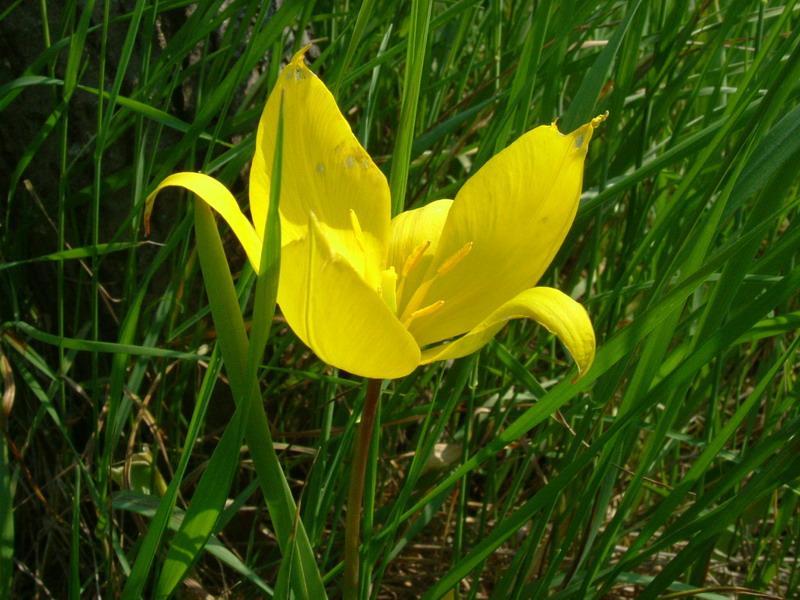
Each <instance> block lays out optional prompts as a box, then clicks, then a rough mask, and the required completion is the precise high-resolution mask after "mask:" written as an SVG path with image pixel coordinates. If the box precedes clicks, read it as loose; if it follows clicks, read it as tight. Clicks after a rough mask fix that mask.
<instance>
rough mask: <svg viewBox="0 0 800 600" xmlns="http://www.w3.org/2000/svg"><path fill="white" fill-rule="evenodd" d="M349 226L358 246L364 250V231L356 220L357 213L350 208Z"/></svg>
mask: <svg viewBox="0 0 800 600" xmlns="http://www.w3.org/2000/svg"><path fill="white" fill-rule="evenodd" d="M350 226H351V227H352V228H353V233H354V234H355V236H356V242H357V243H358V247H359V248H361V251H362V252H365V251H366V250H365V249H366V247H367V245H366V244H365V243H364V232H363V231H362V230H361V223H359V222H358V215H357V214H356V211H354V210H353V209H352V208H351V209H350Z"/></svg>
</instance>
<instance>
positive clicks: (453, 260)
mask: <svg viewBox="0 0 800 600" xmlns="http://www.w3.org/2000/svg"><path fill="white" fill-rule="evenodd" d="M470 250H472V242H467V243H466V244H464V245H463V246H462V247H461V250H459V251H458V252H456V253H455V254H453V256H451V257H450V258H448V259H447V260H446V261H444V262H443V263H442V266H441V267H439V268H438V269H437V270H436V272H437V273H438V274H439V275H444V274H445V273H449V272H450V271H452V270H453V269H454V268H455V267H456V265H457V264H458V263H460V262H461V261H462V260H464V259H465V258H466V256H467V254H469V253H470Z"/></svg>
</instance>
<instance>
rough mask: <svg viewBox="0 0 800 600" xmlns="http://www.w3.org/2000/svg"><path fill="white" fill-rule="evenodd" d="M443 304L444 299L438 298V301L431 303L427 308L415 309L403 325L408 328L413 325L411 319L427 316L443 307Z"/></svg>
mask: <svg viewBox="0 0 800 600" xmlns="http://www.w3.org/2000/svg"><path fill="white" fill-rule="evenodd" d="M443 304H444V300H437V301H436V302H434V303H433V304H429V305H428V306H426V307H425V308H420V309H419V310H415V311H414V312H412V313H411V316H410V317H408V318H407V319H406V320H405V321H404V322H403V326H404V327H406V328H408V326H409V325H411V321H413V320H414V319H419V318H421V317H427V316H428V315H430V314H433V313H435V312H436V311H437V310H439V309H440V308H442V305H443Z"/></svg>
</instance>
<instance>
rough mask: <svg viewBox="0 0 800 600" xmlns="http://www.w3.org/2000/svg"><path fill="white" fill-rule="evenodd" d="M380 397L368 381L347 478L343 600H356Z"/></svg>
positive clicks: (378, 385) (373, 381) (374, 382)
mask: <svg viewBox="0 0 800 600" xmlns="http://www.w3.org/2000/svg"><path fill="white" fill-rule="evenodd" d="M380 396H381V380H380V379H369V380H367V396H366V397H365V398H364V409H363V410H362V411H361V422H360V423H359V424H358V434H357V435H358V438H357V439H356V447H355V449H354V450H353V470H352V471H351V475H350V490H349V492H348V494H347V520H346V523H345V530H344V600H358V592H359V586H358V571H359V562H360V559H359V555H358V546H359V542H360V538H361V501H362V499H363V497H364V475H365V473H366V470H367V454H368V453H369V445H370V441H371V439H372V430H373V429H374V427H375V413H376V412H377V410H378V402H379V401H380Z"/></svg>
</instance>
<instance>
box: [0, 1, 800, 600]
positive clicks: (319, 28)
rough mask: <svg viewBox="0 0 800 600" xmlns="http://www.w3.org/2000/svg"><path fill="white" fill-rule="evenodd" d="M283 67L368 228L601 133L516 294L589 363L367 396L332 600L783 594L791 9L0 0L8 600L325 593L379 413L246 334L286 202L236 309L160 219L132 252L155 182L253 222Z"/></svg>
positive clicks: (676, 4)
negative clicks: (321, 125)
mask: <svg viewBox="0 0 800 600" xmlns="http://www.w3.org/2000/svg"><path fill="white" fill-rule="evenodd" d="M308 44H310V45H311V48H310V50H309V51H308V53H307V55H306V59H307V62H308V63H309V64H310V65H311V69H312V70H313V71H315V72H316V73H317V74H318V75H319V76H320V78H321V79H322V80H323V81H324V82H325V83H326V85H327V86H328V87H329V88H330V89H331V90H332V92H333V93H334V94H335V96H336V99H337V102H338V103H339V106H340V108H341V110H342V113H343V114H344V115H345V116H346V117H347V119H348V121H349V123H350V125H351V126H352V128H353V132H354V133H355V134H356V136H357V137H358V139H359V141H360V142H361V144H362V145H363V146H364V147H365V148H366V149H367V150H368V151H369V154H370V155H371V156H372V157H373V158H374V159H375V162H376V163H377V164H378V165H379V166H380V168H381V169H382V170H383V171H384V173H385V174H386V175H387V177H389V179H390V182H391V189H392V201H393V211H394V213H398V212H400V211H401V210H408V209H412V208H417V207H420V206H424V205H425V204H427V203H428V202H430V201H432V200H435V199H439V198H452V197H454V195H455V194H456V192H457V191H458V190H459V189H460V188H461V186H462V185H463V183H464V182H465V181H466V180H467V178H468V177H469V176H470V174H473V173H475V172H476V171H477V170H478V168H480V167H481V166H482V165H483V164H484V163H486V162H487V161H488V160H489V158H491V157H492V156H493V155H495V154H497V153H498V152H499V151H500V150H502V149H503V148H505V147H507V146H508V145H509V144H510V143H511V142H513V141H514V140H515V139H516V138H517V137H519V136H520V135H522V134H523V133H524V132H526V131H528V130H530V129H532V128H533V127H536V126H537V125H541V124H548V123H551V122H553V121H556V120H557V122H558V126H559V128H560V129H561V131H562V132H566V131H571V130H573V129H575V128H576V127H578V126H580V125H581V124H583V123H586V122H587V121H589V120H590V119H592V118H593V117H595V116H596V115H599V114H604V113H605V111H608V113H609V116H608V118H607V120H606V121H605V123H603V125H602V126H600V127H599V128H598V129H597V130H596V131H595V134H594V135H595V138H594V141H593V142H592V146H591V149H590V151H589V155H588V159H587V162H586V170H585V174H584V180H583V189H584V193H583V196H582V198H581V206H580V209H579V211H578V215H577V218H576V221H575V223H574V225H573V227H572V229H571V230H570V234H569V236H568V237H567V240H566V242H565V243H564V245H563V246H562V248H561V250H560V252H559V254H558V255H557V256H556V259H555V260H554V262H553V263H552V265H551V267H550V268H549V270H548V271H547V273H546V275H545V277H544V278H543V280H542V282H541V284H543V285H550V286H553V287H557V288H558V289H560V290H563V291H564V292H566V293H567V294H569V295H570V296H572V297H573V298H575V299H577V300H579V301H580V302H581V303H583V305H584V306H585V307H586V308H587V310H588V312H589V314H590V316H591V318H592V322H593V324H594V329H595V332H596V336H597V342H598V351H597V354H596V358H595V361H594V365H593V366H592V368H591V369H590V370H589V371H588V373H587V374H586V375H585V376H584V377H583V378H582V379H580V380H579V381H577V382H575V383H572V382H571V381H570V375H569V371H570V368H569V361H570V359H569V357H568V355H567V354H566V353H565V351H564V350H563V347H562V346H560V345H558V344H557V342H556V341H555V339H554V337H553V336H552V335H550V334H549V333H548V332H547V331H546V330H545V329H543V328H539V327H536V326H535V325H534V324H533V323H532V322H530V321H524V320H516V321H512V322H510V323H509V325H508V326H507V327H506V328H505V329H503V330H502V331H501V333H500V334H498V336H497V337H496V338H495V339H494V341H492V342H491V343H490V344H488V345H487V346H486V347H484V348H483V349H482V350H481V351H480V352H479V353H477V354H473V355H471V356H469V357H465V358H461V359H457V360H455V361H446V362H439V363H434V364H432V365H428V366H423V367H418V368H417V369H416V370H415V371H414V372H413V373H412V374H411V375H409V376H407V377H404V378H401V379H396V380H390V381H388V382H387V383H384V384H383V387H382V388H381V389H379V390H378V393H379V395H380V400H381V401H380V404H379V407H378V410H377V414H376V415H375V422H376V425H375V427H374V430H373V432H372V437H371V441H370V444H369V448H368V449H367V451H366V465H367V468H366V473H365V484H364V498H363V505H364V513H363V517H362V519H361V522H360V541H361V544H360V548H359V549H358V551H357V552H358V555H359V557H360V571H359V575H358V577H357V586H358V589H357V590H355V591H354V593H355V595H356V597H359V598H364V599H369V598H423V599H425V600H439V599H442V598H465V599H473V598H491V599H495V600H505V599H528V598H530V599H534V598H536V599H538V598H559V599H575V600H583V599H587V598H590V599H597V600H600V599H601V598H630V597H636V598H682V597H699V598H707V599H723V598H739V597H742V598H743V597H762V598H794V597H797V595H798V593H799V592H798V589H800V585H799V582H800V570H798V568H797V565H798V554H799V553H800V552H799V550H800V549H799V548H798V543H800V520H799V519H798V516H799V513H800V511H798V494H799V493H800V436H798V435H797V432H798V431H800V406H799V404H798V373H799V370H800V364H799V363H798V341H797V340H798V336H797V330H798V328H800V300H799V298H798V289H800V261H799V260H798V259H800V213H799V212H798V199H799V198H800V194H799V193H798V182H800V177H799V176H798V175H800V102H798V98H800V7H798V5H797V3H796V2H794V1H783V2H780V1H773V0H765V1H756V0H722V1H717V2H711V1H705V0H651V1H644V0H636V1H631V2H614V1H608V0H595V1H593V2H586V1H577V0H558V1H556V0H541V1H539V2H536V3H530V2H517V1H514V0H506V1H500V0H485V1H483V2H479V1H476V0H454V1H451V2H439V3H434V2H430V0H427V1H426V0H413V1H412V2H407V3H397V2H388V1H383V2H380V1H378V2H376V1H374V0H364V1H363V2H362V3H357V2H334V3H330V2H296V1H292V0H287V1H285V2H253V1H249V2H248V1H244V0H209V1H207V2H189V1H185V0H161V1H160V2H145V1H144V0H122V1H120V2H110V1H109V0H86V1H85V2H76V1H74V0H70V1H67V2H48V1H47V0H41V1H40V2H26V1H22V0H17V1H15V2H10V3H7V5H6V6H5V7H3V8H0V54H1V55H2V56H3V57H4V58H3V60H2V61H0V111H1V112H0V114H1V115H2V117H1V120H0V124H1V125H0V126H1V127H2V137H0V158H1V159H2V161H3V165H2V169H0V172H2V173H3V177H2V186H1V189H0V214H1V215H2V216H1V217H0V386H1V389H2V404H1V406H0V407H1V408H2V411H0V427H2V431H3V436H2V438H0V598H70V599H75V600H77V599H78V598H114V597H123V598H150V597H153V598H164V597H170V596H174V597H180V598H195V597H204V598H205V597H226V598H259V597H280V598H289V597H293V598H303V597H305V598H311V599H314V600H316V599H317V598H323V597H325V596H327V597H330V598H339V597H342V594H343V583H342V582H343V580H344V577H345V575H344V573H345V569H344V562H343V561H344V557H345V546H346V544H345V522H346V516H347V505H348V481H349V479H350V475H351V472H352V470H353V468H352V455H353V448H354V446H355V444H356V440H357V431H358V427H359V423H360V418H361V414H362V409H363V408H364V405H365V399H368V398H369V396H368V387H369V386H368V385H367V384H366V383H365V381H364V380H363V379H362V378H359V377H356V376H353V375H351V374H349V373H346V372H343V371H338V370H336V369H334V368H331V367H328V366H326V365H325V364H324V363H323V362H321V361H320V360H319V359H317V358H316V357H315V355H314V354H313V353H312V352H311V351H310V350H309V349H308V348H307V347H306V346H305V345H303V343H302V342H300V341H299V340H298V338H297V337H296V336H295V335H294V333H292V331H291V329H289V328H288V326H287V324H286V322H285V320H284V319H283V318H282V316H281V313H280V310H278V311H276V312H275V313H274V315H273V312H272V311H273V307H274V295H275V285H276V273H275V270H276V267H275V265H276V264H277V260H278V252H279V245H280V242H279V240H278V239H277V238H276V237H275V235H276V232H277V231H278V229H279V228H278V226H277V221H276V219H277V216H276V215H277V208H278V207H277V203H278V202H279V198H278V193H277V192H278V190H279V189H280V188H279V185H277V184H276V186H275V187H274V189H273V192H275V193H274V194H272V195H271V199H273V201H274V203H273V206H272V207H271V211H272V212H271V214H272V217H271V218H270V219H268V225H267V234H268V235H267V236H265V239H267V240H270V242H269V243H266V244H264V248H263V251H262V254H261V262H260V263H259V266H260V268H259V269H258V275H256V273H255V271H254V269H253V268H252V267H251V266H250V264H249V263H248V261H247V260H246V258H245V256H244V252H243V250H242V248H241V246H240V245H239V243H238V241H237V240H236V238H235V237H233V236H232V235H231V232H230V230H229V228H228V227H227V225H226V224H225V223H224V222H223V221H221V220H219V219H217V220H216V221H215V220H214V216H213V214H212V213H211V212H210V211H209V210H208V209H207V208H206V207H205V205H203V204H201V203H198V204H197V205H195V203H194V202H192V201H191V198H192V197H191V195H190V194H188V193H185V192H182V191H179V190H178V189H176V188H171V189H170V190H165V191H164V192H162V193H161V196H160V197H159V200H158V205H157V208H156V210H155V211H154V212H153V214H152V219H151V222H150V225H151V228H152V231H151V232H150V235H149V236H145V232H144V210H145V200H146V198H147V197H148V195H149V194H150V193H151V192H152V191H153V190H154V189H155V187H156V185H157V184H158V183H159V182H160V181H161V180H163V179H164V178H165V177H166V176H168V175H170V174H171V173H174V172H177V171H187V172H193V171H194V172H202V173H204V174H208V175H211V176H213V177H214V178H216V179H217V180H219V181H220V182H222V183H223V184H224V185H226V186H227V187H228V188H229V189H230V190H231V191H232V192H233V194H234V195H235V196H236V198H237V199H238V201H239V204H240V205H241V206H242V207H243V208H244V209H245V210H246V209H247V202H248V195H247V174H248V169H249V165H250V161H251V159H252V156H253V153H254V147H255V132H256V127H257V124H258V119H259V117H260V115H261V111H262V110H263V107H264V104H265V102H266V99H267V96H268V95H269V92H270V91H271V90H272V89H273V88H274V87H275V83H276V80H277V77H278V74H279V72H280V70H281V68H282V67H283V65H285V64H286V61H287V60H288V59H289V58H290V57H291V56H292V54H293V53H295V52H297V51H298V50H300V49H301V48H303V47H304V46H306V45H308ZM279 156H280V155H279ZM276 173H280V171H276ZM276 179H277V181H278V184H279V180H280V177H277V178H276ZM532 191H533V192H535V190H532ZM270 227H271V229H270ZM204 282H205V284H206V285H204ZM209 282H212V284H211V285H208V284H209ZM372 393H374V390H373V392H372ZM351 592H353V591H352V590H351Z"/></svg>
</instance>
